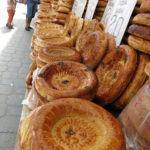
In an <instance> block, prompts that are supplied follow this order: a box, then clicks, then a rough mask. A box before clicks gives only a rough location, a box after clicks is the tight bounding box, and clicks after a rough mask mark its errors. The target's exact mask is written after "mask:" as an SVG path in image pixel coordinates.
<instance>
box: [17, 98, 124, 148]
mask: <svg viewBox="0 0 150 150" xmlns="http://www.w3.org/2000/svg"><path fill="white" fill-rule="evenodd" d="M19 137H20V138H19V143H20V148H21V149H22V150H28V149H31V147H32V149H36V150H37V149H42V150H48V149H49V150H52V149H57V150H79V149H80V150H90V149H92V150H125V139H124V135H123V132H122V130H121V127H120V124H119V123H118V121H117V120H116V119H115V118H114V117H113V116H112V115H111V114H110V113H109V112H107V111H106V110H104V109H103V108H102V107H100V106H97V105H96V104H94V103H91V102H88V101H86V100H84V99H77V98H64V99H59V100H55V101H53V102H50V103H48V104H46V105H43V106H41V107H39V108H37V109H35V110H34V111H33V112H32V113H31V114H30V115H29V116H28V117H26V118H25V120H24V121H23V122H22V123H21V125H20V128H19ZM47 139H48V140H47ZM27 148H28V149H27Z"/></svg>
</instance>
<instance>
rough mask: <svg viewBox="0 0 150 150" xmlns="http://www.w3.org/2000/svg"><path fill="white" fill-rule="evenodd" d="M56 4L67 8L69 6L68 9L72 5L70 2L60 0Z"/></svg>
mask: <svg viewBox="0 0 150 150" xmlns="http://www.w3.org/2000/svg"><path fill="white" fill-rule="evenodd" d="M58 5H59V6H62V7H67V8H69V9H72V6H73V5H72V4H71V3H68V2H64V1H62V0H59V2H58Z"/></svg>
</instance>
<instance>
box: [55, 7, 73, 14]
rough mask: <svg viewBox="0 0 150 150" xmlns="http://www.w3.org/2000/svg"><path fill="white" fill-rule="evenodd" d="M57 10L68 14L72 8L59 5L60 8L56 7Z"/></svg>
mask: <svg viewBox="0 0 150 150" xmlns="http://www.w3.org/2000/svg"><path fill="white" fill-rule="evenodd" d="M56 11H57V12H61V13H66V14H68V13H69V12H71V8H67V7H63V6H58V8H57V9H56Z"/></svg>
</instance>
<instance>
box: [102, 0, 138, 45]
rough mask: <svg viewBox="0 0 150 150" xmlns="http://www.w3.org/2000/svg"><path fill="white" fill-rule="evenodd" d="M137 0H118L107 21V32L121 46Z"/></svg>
mask: <svg viewBox="0 0 150 150" xmlns="http://www.w3.org/2000/svg"><path fill="white" fill-rule="evenodd" d="M136 2H137V0H117V1H116V4H115V5H114V8H113V10H112V12H111V16H110V18H109V19H108V21H107V24H106V29H105V32H108V33H110V34H112V35H113V36H114V37H115V39H116V45H117V46H119V45H120V43H121V40H122V38H123V35H124V33H125V30H126V28H127V25H128V23H129V20H130V17H131V14H132V12H133V9H134V7H135V5H136Z"/></svg>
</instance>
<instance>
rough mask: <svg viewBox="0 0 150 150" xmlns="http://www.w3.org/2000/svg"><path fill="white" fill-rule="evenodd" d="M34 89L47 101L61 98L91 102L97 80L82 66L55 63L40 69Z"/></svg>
mask: <svg viewBox="0 0 150 150" xmlns="http://www.w3.org/2000/svg"><path fill="white" fill-rule="evenodd" d="M35 88H36V89H37V91H38V92H39V94H40V95H41V96H43V97H45V98H46V99H47V100H49V101H51V100H53V99H56V98H63V97H80V98H86V99H89V100H92V99H93V98H94V96H95V94H96V90H97V78H96V75H95V74H94V72H93V71H91V70H89V69H88V68H87V67H86V66H85V65H83V64H80V63H77V62H73V61H55V62H53V63H50V64H47V65H46V66H44V67H43V68H41V70H40V72H39V75H38V76H37V77H36V79H35Z"/></svg>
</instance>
